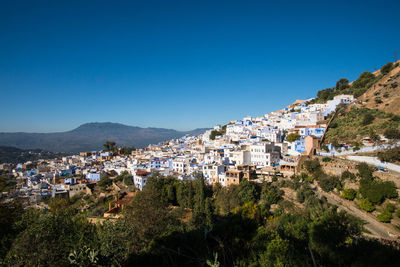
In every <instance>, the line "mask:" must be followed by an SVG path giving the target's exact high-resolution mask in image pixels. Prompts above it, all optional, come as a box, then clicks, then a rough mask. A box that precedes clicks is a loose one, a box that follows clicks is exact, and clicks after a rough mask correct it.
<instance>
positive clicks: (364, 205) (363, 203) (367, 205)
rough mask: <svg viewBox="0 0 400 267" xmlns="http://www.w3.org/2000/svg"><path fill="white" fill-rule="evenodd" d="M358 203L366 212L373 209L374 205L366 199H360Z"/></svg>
mask: <svg viewBox="0 0 400 267" xmlns="http://www.w3.org/2000/svg"><path fill="white" fill-rule="evenodd" d="M358 205H359V206H360V208H361V209H363V210H365V211H368V212H372V211H374V210H375V206H374V205H373V204H372V203H371V201H369V200H368V199H360V200H359V201H358Z"/></svg>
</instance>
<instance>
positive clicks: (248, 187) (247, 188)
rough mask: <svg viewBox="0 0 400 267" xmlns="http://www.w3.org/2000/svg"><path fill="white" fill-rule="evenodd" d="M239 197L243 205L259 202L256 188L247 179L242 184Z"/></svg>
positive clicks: (239, 188)
mask: <svg viewBox="0 0 400 267" xmlns="http://www.w3.org/2000/svg"><path fill="white" fill-rule="evenodd" d="M237 196H238V199H239V201H240V203H241V204H242V205H243V204H245V203H247V202H256V201H257V200H258V192H257V189H256V187H255V186H254V184H253V183H251V182H249V181H248V180H246V179H243V180H242V181H241V182H240V184H239V187H238V194H237Z"/></svg>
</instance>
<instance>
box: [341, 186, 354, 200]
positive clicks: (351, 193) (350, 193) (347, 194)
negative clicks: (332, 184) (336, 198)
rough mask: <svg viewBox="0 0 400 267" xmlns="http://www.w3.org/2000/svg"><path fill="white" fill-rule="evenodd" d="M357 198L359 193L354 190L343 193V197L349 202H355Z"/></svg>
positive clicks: (350, 189) (346, 190)
mask: <svg viewBox="0 0 400 267" xmlns="http://www.w3.org/2000/svg"><path fill="white" fill-rule="evenodd" d="M356 196H357V191H356V190H354V189H352V188H349V189H345V190H343V192H342V197H344V198H345V199H348V200H353V199H355V198H356Z"/></svg>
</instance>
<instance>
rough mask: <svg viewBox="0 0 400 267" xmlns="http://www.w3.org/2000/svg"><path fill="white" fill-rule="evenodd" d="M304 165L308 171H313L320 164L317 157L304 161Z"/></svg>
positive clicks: (319, 166)
mask: <svg viewBox="0 0 400 267" xmlns="http://www.w3.org/2000/svg"><path fill="white" fill-rule="evenodd" d="M304 167H305V168H306V170H307V171H308V172H309V173H314V172H316V171H317V170H319V169H320V168H321V164H320V163H319V160H318V159H313V160H306V161H304Z"/></svg>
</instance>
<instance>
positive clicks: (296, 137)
mask: <svg viewBox="0 0 400 267" xmlns="http://www.w3.org/2000/svg"><path fill="white" fill-rule="evenodd" d="M299 139H300V135H299V134H296V133H290V134H288V136H287V137H286V141H288V142H294V141H296V140H299Z"/></svg>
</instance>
